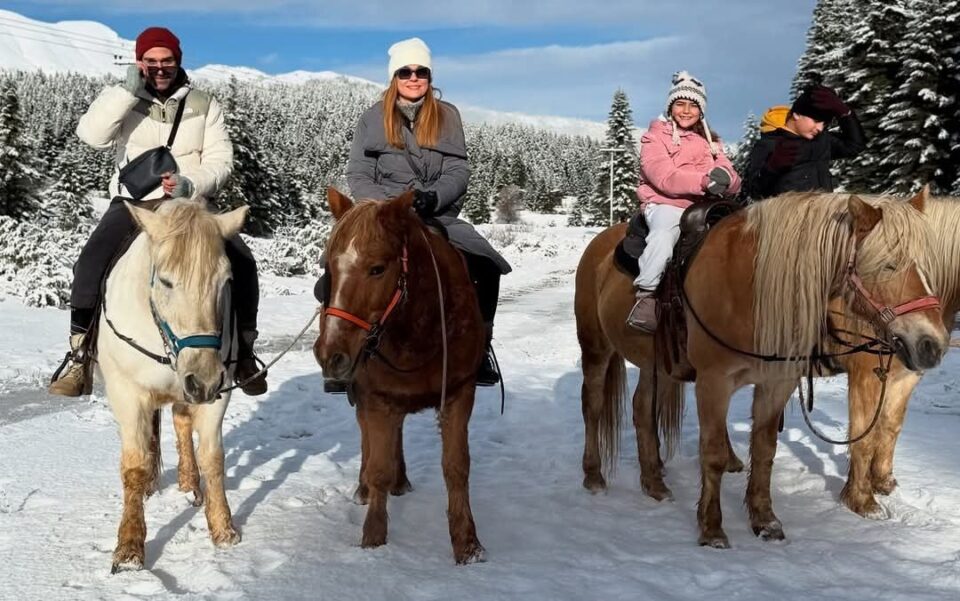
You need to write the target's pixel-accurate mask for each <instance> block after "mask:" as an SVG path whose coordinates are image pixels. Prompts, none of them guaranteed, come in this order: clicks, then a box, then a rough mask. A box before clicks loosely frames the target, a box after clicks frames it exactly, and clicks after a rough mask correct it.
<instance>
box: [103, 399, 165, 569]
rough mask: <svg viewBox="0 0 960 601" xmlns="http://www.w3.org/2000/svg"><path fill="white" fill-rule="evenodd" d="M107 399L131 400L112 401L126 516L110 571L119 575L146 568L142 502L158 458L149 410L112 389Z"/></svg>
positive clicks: (118, 533) (145, 532)
mask: <svg viewBox="0 0 960 601" xmlns="http://www.w3.org/2000/svg"><path fill="white" fill-rule="evenodd" d="M124 392H125V391H124ZM108 398H109V399H111V401H113V399H121V398H122V399H124V400H125V401H128V402H126V403H120V402H111V406H112V407H113V411H114V415H115V416H116V418H117V423H118V424H119V426H120V478H121V480H122V481H123V517H122V518H121V519H120V528H119V529H118V531H117V547H116V549H114V551H113V566H112V569H111V572H112V573H116V572H117V571H119V570H121V569H136V570H139V569H140V568H142V567H143V560H144V544H145V541H146V538H147V524H146V521H145V519H144V515H143V499H144V497H145V496H146V495H147V492H148V491H149V490H150V487H151V485H152V483H153V480H154V473H153V472H154V465H155V463H154V462H155V461H156V459H155V458H154V457H153V453H152V451H151V446H150V439H151V436H152V432H151V420H150V418H149V417H148V414H147V412H148V411H150V410H149V409H145V408H143V407H141V405H140V402H139V400H138V399H135V398H131V397H130V395H129V394H127V395H124V394H121V393H120V392H115V391H113V390H109V392H108ZM129 401H132V402H129Z"/></svg>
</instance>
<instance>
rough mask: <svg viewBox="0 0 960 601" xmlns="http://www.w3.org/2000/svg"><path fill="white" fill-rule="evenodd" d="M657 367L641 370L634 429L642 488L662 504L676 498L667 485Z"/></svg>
mask: <svg viewBox="0 0 960 601" xmlns="http://www.w3.org/2000/svg"><path fill="white" fill-rule="evenodd" d="M653 369H655V368H654V366H653V365H650V366H649V369H644V370H641V372H640V381H639V382H638V383H637V387H636V389H634V391H633V428H634V430H636V433H637V456H638V457H639V459H640V487H641V488H642V489H643V492H645V493H646V494H647V495H648V496H650V497H652V498H654V499H656V500H657V501H662V500H664V499H671V498H673V493H671V492H670V489H669V488H667V485H666V484H665V483H664V482H663V461H661V460H660V440H659V438H658V436H657V423H656V416H655V414H654V411H653V403H654V400H653V373H652V370H653Z"/></svg>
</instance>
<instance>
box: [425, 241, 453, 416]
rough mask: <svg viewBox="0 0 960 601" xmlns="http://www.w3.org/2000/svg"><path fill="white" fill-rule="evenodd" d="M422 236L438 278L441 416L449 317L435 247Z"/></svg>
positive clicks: (445, 381)
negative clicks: (441, 360)
mask: <svg viewBox="0 0 960 601" xmlns="http://www.w3.org/2000/svg"><path fill="white" fill-rule="evenodd" d="M420 236H421V237H422V238H423V241H424V242H425V243H426V244H427V250H428V251H430V260H431V261H433V273H434V274H436V276H437V298H439V299H440V335H441V336H442V341H443V381H442V382H441V383H440V414H441V415H443V408H444V407H445V406H446V404H447V315H446V311H445V310H444V307H443V283H442V282H441V281H440V268H439V267H438V266H437V257H435V256H434V254H433V247H432V246H430V241H429V240H427V235H426V234H425V233H423V229H422V228H421V229H420Z"/></svg>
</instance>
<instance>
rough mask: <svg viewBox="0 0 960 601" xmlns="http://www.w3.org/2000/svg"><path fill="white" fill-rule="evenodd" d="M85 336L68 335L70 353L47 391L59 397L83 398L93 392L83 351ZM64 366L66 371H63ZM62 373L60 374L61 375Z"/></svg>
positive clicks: (86, 359) (86, 357)
mask: <svg viewBox="0 0 960 601" xmlns="http://www.w3.org/2000/svg"><path fill="white" fill-rule="evenodd" d="M85 336H86V334H71V335H70V352H69V353H68V354H67V356H66V358H64V365H61V366H60V369H58V370H57V372H56V373H55V374H53V380H52V381H51V382H50V386H48V387H47V391H48V392H49V393H50V394H56V395H60V396H83V395H86V394H90V393H91V392H92V391H93V374H92V373H90V359H89V357H88V356H87V354H86V352H85V351H84V350H83V348H82V347H83V339H84V337H85ZM68 362H69V363H68ZM64 366H66V370H65V371H64V369H63V368H64ZM61 372H62V373H61Z"/></svg>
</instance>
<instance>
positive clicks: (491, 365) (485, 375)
mask: <svg viewBox="0 0 960 601" xmlns="http://www.w3.org/2000/svg"><path fill="white" fill-rule="evenodd" d="M483 325H484V328H485V329H486V331H487V349H486V351H485V352H484V353H483V361H482V362H481V363H480V369H478V370H477V386H493V385H494V384H497V383H499V382H500V370H499V368H498V367H497V365H496V362H495V360H494V357H493V347H492V346H491V342H492V341H493V324H492V323H485V324H483Z"/></svg>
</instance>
